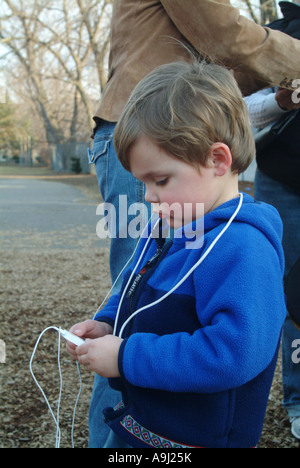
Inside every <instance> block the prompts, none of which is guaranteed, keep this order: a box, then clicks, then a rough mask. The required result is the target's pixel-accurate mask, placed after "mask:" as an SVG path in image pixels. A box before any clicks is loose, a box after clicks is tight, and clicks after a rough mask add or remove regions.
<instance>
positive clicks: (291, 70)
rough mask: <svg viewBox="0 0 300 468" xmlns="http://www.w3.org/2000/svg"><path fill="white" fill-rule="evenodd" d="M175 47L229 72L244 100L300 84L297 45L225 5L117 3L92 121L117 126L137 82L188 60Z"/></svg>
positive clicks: (193, 0)
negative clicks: (162, 67)
mask: <svg viewBox="0 0 300 468" xmlns="http://www.w3.org/2000/svg"><path fill="white" fill-rule="evenodd" d="M179 41H180V43H185V44H188V45H189V46H191V45H192V46H193V48H194V49H195V50H196V51H198V52H199V53H200V54H201V55H202V56H204V57H209V58H211V59H213V60H217V61H218V63H220V62H221V63H222V64H224V65H225V66H226V67H228V68H231V69H233V70H234V71H235V74H236V77H237V80H238V82H239V84H240V87H241V89H242V91H243V92H244V94H250V93H252V92H254V91H257V90H258V89H262V88H264V87H270V86H276V85H278V86H282V87H286V88H291V89H293V88H292V82H293V80H295V79H299V78H300V41H298V40H296V39H292V38H291V37H289V36H287V35H285V34H283V33H281V32H279V31H273V30H271V29H268V28H263V27H261V26H258V25H257V24H255V23H254V22H252V21H250V20H247V19H246V18H245V17H243V16H241V15H240V13H239V10H238V9H237V8H234V7H233V6H232V5H231V3H230V1H229V0H219V1H216V0H161V1H157V0H115V3H114V11H113V18H112V26H111V52H110V60H109V77H108V83H107V85H106V87H105V90H104V92H103V94H102V98H101V102H100V106H99V107H98V110H97V112H96V117H100V118H102V119H104V120H108V121H110V122H116V121H117V120H118V118H119V116H120V114H121V112H122V110H123V107H124V105H125V103H126V102H127V100H128V98H129V96H130V94H131V92H132V91H133V89H134V87H135V86H136V84H137V83H138V82H139V81H140V80H141V78H143V77H144V76H145V75H146V74H148V73H149V72H150V71H151V70H152V69H154V68H156V67H157V66H159V65H161V64H163V63H167V62H174V61H176V60H190V56H189V54H188V52H187V51H186V50H185V49H184V48H183V47H182V45H181V44H179ZM294 89H295V88H294Z"/></svg>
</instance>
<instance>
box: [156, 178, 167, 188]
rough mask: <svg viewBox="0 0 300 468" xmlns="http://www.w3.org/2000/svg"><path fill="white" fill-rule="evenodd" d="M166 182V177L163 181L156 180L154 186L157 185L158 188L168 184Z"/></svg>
mask: <svg viewBox="0 0 300 468" xmlns="http://www.w3.org/2000/svg"><path fill="white" fill-rule="evenodd" d="M168 180H169V179H168V178H167V177H166V178H165V179H161V180H157V181H156V185H159V186H161V185H166V184H167V183H168Z"/></svg>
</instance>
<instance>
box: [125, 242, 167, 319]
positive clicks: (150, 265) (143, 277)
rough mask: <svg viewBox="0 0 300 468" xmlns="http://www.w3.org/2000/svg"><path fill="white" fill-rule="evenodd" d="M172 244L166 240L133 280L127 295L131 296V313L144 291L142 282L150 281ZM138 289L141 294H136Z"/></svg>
mask: <svg viewBox="0 0 300 468" xmlns="http://www.w3.org/2000/svg"><path fill="white" fill-rule="evenodd" d="M171 246H172V241H170V242H166V243H165V244H164V246H163V247H161V248H158V249H157V251H156V253H155V255H154V256H153V257H152V258H151V259H150V260H149V261H148V262H147V263H146V264H145V266H144V267H143V268H142V269H141V270H140V272H139V273H138V274H137V276H136V277H135V279H134V280H133V283H132V285H131V287H130V289H129V291H128V293H127V297H128V298H129V315H131V314H132V313H133V312H134V311H135V306H136V305H137V303H138V300H139V297H140V294H141V292H142V287H141V286H142V284H144V283H145V282H147V281H148V279H149V278H150V277H151V275H152V274H153V272H154V271H155V268H154V267H155V266H157V265H158V264H159V263H160V262H161V261H162V259H163V258H164V257H165V256H166V255H167V253H168V251H169V249H170V248H171ZM138 290H139V291H140V294H136V293H137V291H138Z"/></svg>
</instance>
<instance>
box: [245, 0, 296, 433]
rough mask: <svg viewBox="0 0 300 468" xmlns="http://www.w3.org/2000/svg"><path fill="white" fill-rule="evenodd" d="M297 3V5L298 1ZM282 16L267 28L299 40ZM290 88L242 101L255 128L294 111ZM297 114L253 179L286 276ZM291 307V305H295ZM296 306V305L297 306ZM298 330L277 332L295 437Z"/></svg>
mask: <svg viewBox="0 0 300 468" xmlns="http://www.w3.org/2000/svg"><path fill="white" fill-rule="evenodd" d="M299 3H300V2H299ZM279 5H280V7H281V10H282V13H283V18H282V19H280V20H277V21H275V22H274V23H272V24H270V25H269V26H270V27H271V28H275V29H279V30H280V31H283V32H285V33H286V34H290V35H291V36H292V37H294V38H297V39H298V40H299V39H300V6H298V5H296V4H295V3H291V2H281V3H280V4H279ZM294 101H295V102H293V93H292V92H291V91H289V90H283V89H277V88H276V87H274V88H268V89H265V90H262V91H259V92H257V93H254V94H253V95H251V96H249V97H247V98H246V103H247V105H248V109H249V113H250V117H251V122H252V125H253V127H254V128H258V129H259V128H260V129H262V128H265V127H266V126H268V125H269V124H271V123H275V122H278V121H279V120H280V119H282V118H285V117H288V116H291V112H295V109H297V108H299V104H297V102H296V101H299V99H298V98H297V99H296V100H295V99H294ZM299 125H300V113H299V111H298V113H297V115H296V116H295V118H294V119H293V120H292V121H291V122H290V124H289V125H288V126H287V127H286V129H285V130H284V131H283V132H282V133H281V134H280V135H278V136H276V137H274V139H272V140H270V139H268V142H267V143H266V144H265V145H264V146H263V148H260V147H258V150H257V164H258V170H257V173H256V177H255V197H256V199H257V200H261V201H264V202H266V203H269V204H271V205H273V206H275V208H277V210H278V211H279V213H280V216H281V219H282V221H283V227H284V230H283V248H284V254H285V261H286V269H285V276H287V275H288V274H289V272H290V271H291V270H292V268H293V266H294V265H295V264H296V262H297V260H298V259H299V258H300V182H299V181H300V154H299V147H300V146H299V145H300V136H299ZM295 306H296V304H295ZM298 307H299V304H298ZM299 338H300V334H299V331H298V330H297V329H296V328H295V326H294V325H293V323H292V320H291V317H290V316H289V315H288V316H287V319H286V322H285V325H284V328H283V334H282V370H283V372H282V374H283V375H282V377H283V395H284V399H283V405H284V407H285V409H286V410H287V413H288V415H289V418H290V421H291V429H292V434H293V435H294V436H295V437H296V438H297V439H300V366H299V364H296V363H294V362H293V360H292V353H293V347H292V343H293V342H294V341H295V340H299Z"/></svg>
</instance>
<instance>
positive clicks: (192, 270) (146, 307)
mask: <svg viewBox="0 0 300 468" xmlns="http://www.w3.org/2000/svg"><path fill="white" fill-rule="evenodd" d="M239 196H240V201H239V204H238V207H237V209H236V210H235V212H234V213H233V215H232V216H231V218H230V219H229V221H228V222H227V224H226V226H225V227H224V228H223V229H222V231H221V232H220V233H219V234H218V236H217V237H216V238H215V240H214V241H213V242H212V243H211V245H210V246H209V248H208V249H207V250H206V252H205V253H204V254H203V255H202V257H201V258H200V259H199V260H198V262H196V263H195V265H194V266H193V267H192V268H191V269H190V270H189V271H188V273H187V274H186V275H185V276H184V277H183V278H182V279H181V280H180V281H179V282H178V283H177V284H176V285H175V286H174V287H173V288H172V289H171V290H170V291H168V292H167V293H166V294H165V295H164V296H162V297H161V298H160V299H158V300H157V301H155V302H152V303H150V304H147V305H146V306H144V307H141V308H140V309H138V310H137V311H136V312H134V313H133V314H132V315H131V316H130V317H129V318H128V319H127V320H126V321H125V322H124V324H123V325H122V327H121V329H120V333H119V337H120V338H122V335H123V332H124V329H125V327H126V326H127V325H128V323H129V322H130V321H131V320H132V319H133V318H134V317H135V316H136V315H137V314H140V313H141V312H143V311H144V310H146V309H149V308H150V307H153V306H155V305H157V304H159V303H160V302H162V301H164V300H165V299H166V298H167V297H168V296H170V295H171V294H172V293H173V292H174V291H175V290H176V289H178V288H179V286H181V285H182V283H184V281H186V279H187V278H188V277H189V276H190V275H191V274H192V273H193V272H194V271H195V269H196V268H198V266H199V265H200V264H201V263H202V262H203V261H204V260H205V258H206V257H207V256H208V255H209V254H210V252H211V251H212V249H213V248H214V246H215V245H216V244H217V242H218V241H219V240H220V238H221V237H222V236H223V234H225V232H226V231H227V229H228V228H229V226H230V225H231V224H232V222H233V221H234V219H235V218H236V216H237V215H238V213H239V211H240V209H241V207H242V204H243V199H244V197H243V194H242V193H240V194H239ZM147 244H148V242H147ZM147 244H146V246H147ZM146 246H145V247H146ZM144 250H145V249H144ZM144 250H143V252H142V255H143V253H144ZM139 262H140V259H139ZM134 271H135V270H134ZM131 277H132V275H131ZM131 277H130V278H129V281H128V283H127V285H126V287H125V289H124V292H123V295H122V298H121V300H120V303H119V307H118V313H117V316H116V323H115V330H116V328H117V320H118V318H119V313H120V309H121V305H122V301H123V299H124V296H125V294H126V291H127V288H128V286H129V284H130V281H131Z"/></svg>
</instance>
